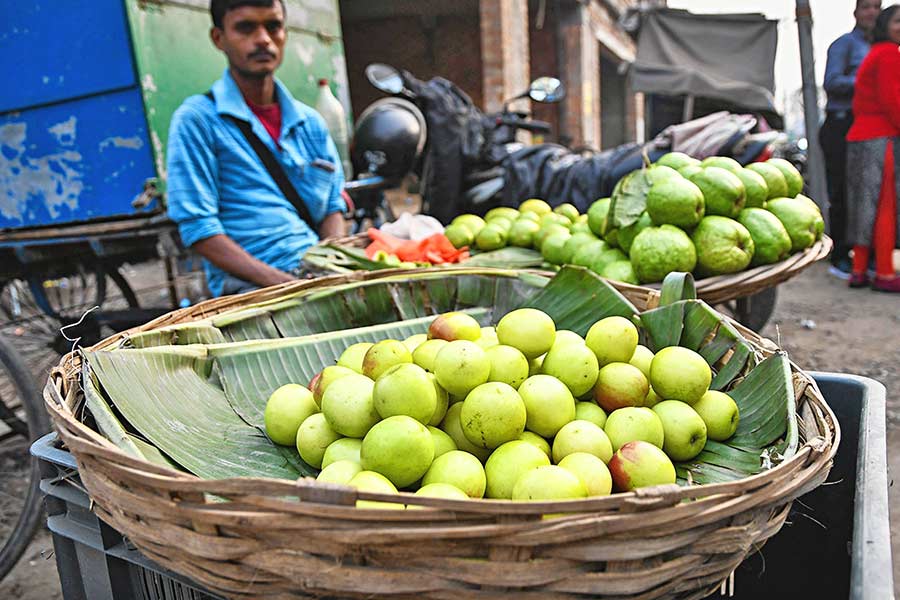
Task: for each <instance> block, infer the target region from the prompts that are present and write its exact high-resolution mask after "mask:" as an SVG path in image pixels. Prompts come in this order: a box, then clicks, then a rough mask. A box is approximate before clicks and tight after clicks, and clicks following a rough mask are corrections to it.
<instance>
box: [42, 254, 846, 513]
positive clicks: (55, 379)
mask: <svg viewBox="0 0 900 600" xmlns="http://www.w3.org/2000/svg"><path fill="white" fill-rule="evenodd" d="M425 271H431V272H435V273H446V272H447V269H445V268H434V269H420V270H417V271H416V275H417V276H421V274H422V273H423V272H425ZM453 271H454V272H456V273H465V272H475V273H485V272H488V273H492V274H505V275H508V276H515V275H518V274H519V273H521V271H520V270H506V269H490V268H481V267H479V268H454V269H453ZM398 273H399V274H404V275H409V274H410V272H409V271H408V270H404V269H390V270H382V271H374V272H364V274H363V275H362V276H360V275H357V274H343V275H337V276H331V277H328V278H321V279H319V280H310V281H308V282H294V283H290V284H282V285H281V286H275V287H274V288H267V289H265V290H259V291H257V292H250V293H248V294H245V295H242V296H238V297H229V298H230V300H229V301H228V302H227V303H226V304H227V305H228V306H229V307H233V306H234V305H235V304H238V305H240V304H244V303H251V302H256V301H258V300H257V299H256V297H257V296H258V295H263V294H264V295H266V296H269V295H271V294H272V293H276V294H283V293H285V292H287V291H289V292H294V291H298V290H300V289H305V288H307V287H313V288H316V287H327V286H328V285H330V284H332V283H335V282H353V281H359V280H363V281H368V280H377V279H382V278H390V277H393V276H394V275H397V274H398ZM536 273H537V274H539V275H541V276H547V277H549V276H551V274H549V273H547V272H544V271H538V272H536ZM648 298H649V299H650V300H651V301H653V300H657V301H658V294H656V295H650V296H648ZM208 302H210V301H208ZM213 302H214V301H213ZM652 306H653V305H650V303H649V302H648V305H647V306H645V307H644V308H643V309H641V308H639V310H641V311H643V310H647V309H649V308H652ZM182 310H185V309H182ZM178 312H180V311H178ZM726 318H727V317H726ZM158 321H160V319H157V320H155V321H151V322H150V323H148V324H146V325H144V326H142V327H140V328H137V329H140V330H152V329H158V328H159V327H157V326H155V325H154V323H156V322H158ZM728 321H729V323H730V324H731V325H733V326H734V327H736V328H737V329H738V331H739V332H740V333H741V334H742V335H743V336H744V337H745V339H746V340H747V341H748V342H749V343H750V344H751V346H753V347H754V349H755V350H756V351H757V352H761V353H763V354H773V353H776V352H782V351H781V350H780V349H779V348H778V346H777V345H775V344H774V342H772V341H771V340H768V339H767V338H763V337H762V336H760V335H759V334H757V333H756V332H753V331H752V330H750V329H747V328H746V327H744V326H742V325H740V323H737V322H736V321H734V320H733V319H730V318H728ZM129 331H132V330H129ZM127 333H128V332H123V333H121V334H116V335H114V336H111V337H109V338H107V339H106V340H103V341H101V342H100V343H98V344H96V345H94V346H92V347H91V348H90V350H102V349H105V348H108V347H109V346H111V345H114V344H116V343H117V342H118V341H119V340H121V339H122V338H123V337H124V335H126V334H127ZM81 360H82V359H81V356H80V355H79V354H78V353H69V354H67V355H66V356H64V357H63V358H62V360H61V361H60V363H59V365H58V366H57V367H55V368H54V369H53V370H52V371H51V373H50V377H49V379H48V381H47V383H46V385H45V387H44V394H43V395H44V401H45V405H46V407H47V409H48V411H49V412H50V414H51V416H52V417H53V420H54V424H56V425H57V429H58V430H59V431H60V437H61V438H63V441H64V442H66V443H67V444H69V443H70V442H74V443H75V445H76V446H79V443H78V442H79V439H78V438H79V437H80V438H82V439H81V440H80V441H81V442H84V443H86V444H89V446H84V447H82V448H80V449H79V450H75V451H74V452H73V454H75V455H76V458H77V457H78V452H79V451H80V450H81V449H83V450H93V451H98V452H102V453H103V454H104V455H105V456H106V457H107V458H108V459H109V460H115V461H117V462H119V463H121V464H122V465H128V468H134V469H138V470H141V469H143V470H144V471H145V472H146V473H152V474H153V476H154V477H160V478H162V480H164V481H166V482H167V483H168V484H174V482H176V481H183V480H185V479H186V478H187V479H190V480H192V481H197V482H206V483H204V484H200V485H201V487H202V486H204V485H205V486H208V487H209V489H218V488H217V487H216V486H220V485H224V483H225V482H232V481H239V482H256V483H257V484H259V483H261V482H266V485H272V484H273V482H278V484H279V486H280V487H282V488H283V489H281V492H282V493H284V492H285V491H288V492H289V491H291V490H293V491H294V492H295V493H299V495H300V496H301V497H302V496H304V495H306V496H309V495H312V496H316V495H317V493H316V492H317V490H318V489H320V488H321V487H322V486H321V484H317V485H316V486H315V488H314V489H311V488H310V489H307V488H308V485H307V484H303V483H302V480H301V483H297V482H289V481H288V480H278V479H269V478H246V477H242V478H232V479H201V478H200V477H197V476H195V475H193V474H190V473H184V472H181V471H178V470H176V469H173V468H169V467H163V466H160V465H156V464H153V463H150V462H149V461H146V460H142V459H139V458H136V457H132V456H130V455H129V454H127V453H126V452H124V451H123V450H121V449H119V448H118V447H117V446H115V445H114V444H113V443H112V442H110V441H109V440H107V439H106V438H104V437H103V436H102V435H101V434H100V433H99V432H97V431H94V430H93V429H91V428H90V427H88V426H86V425H85V424H83V423H82V422H81V421H80V420H79V419H78V418H77V417H76V415H75V414H74V413H73V411H72V410H71V407H70V405H69V400H72V399H73V395H74V394H77V393H78V390H77V389H76V388H77V387H78V386H75V385H67V384H68V383H71V382H74V381H75V380H77V378H78V377H80V376H81V375H80V366H81ZM790 366H791V370H792V374H793V376H794V383H795V390H796V388H797V386H798V385H805V386H806V387H805V390H804V393H805V394H806V397H807V399H811V400H812V402H813V404H814V405H815V406H816V408H817V409H818V410H819V411H820V412H821V413H822V420H823V421H824V422H825V423H826V424H827V425H828V426H829V427H828V428H826V431H825V433H826V434H828V433H830V435H826V436H825V437H824V438H823V437H822V435H817V436H814V437H812V438H811V439H808V440H806V441H805V442H804V443H803V444H802V445H801V446H800V447H798V449H797V452H796V454H794V455H793V456H792V457H790V458H788V459H786V460H784V461H782V462H780V463H779V464H778V465H775V466H774V467H772V468H770V469H768V470H766V471H762V472H761V473H758V474H756V475H752V476H750V477H744V478H741V479H738V480H734V481H731V482H725V483H720V484H709V485H697V486H679V485H677V484H673V487H674V490H670V491H669V492H668V493H662V497H665V498H667V500H666V501H671V500H672V498H674V497H678V498H686V497H697V493H696V492H697V491H698V490H700V494H699V496H707V495H709V494H707V493H705V492H706V491H709V492H710V493H712V494H729V493H736V492H738V491H740V492H741V493H743V491H745V489H746V487H747V486H750V487H752V486H753V485H755V483H756V482H758V481H765V480H766V479H767V478H770V477H776V476H778V475H779V474H780V473H782V472H783V471H785V470H790V469H793V468H795V465H797V464H800V463H801V462H803V461H805V460H807V459H811V458H812V457H815V456H818V455H820V454H822V453H823V452H824V453H825V454H826V462H830V460H831V458H833V456H834V453H835V452H836V451H837V442H839V439H840V429H839V427H838V426H837V418H836V417H835V415H834V413H833V412H832V410H831V408H830V407H829V406H828V404H827V402H825V400H824V397H823V396H822V394H821V392H820V391H819V389H818V386H817V385H816V383H815V381H814V380H813V379H812V377H810V376H809V375H808V374H806V373H805V372H804V371H803V370H801V369H800V368H799V367H798V366H797V365H796V364H794V363H793V362H791V363H790ZM798 378H799V379H800V382H798ZM795 394H796V391H795ZM63 432H65V433H63ZM820 434H821V431H820ZM284 482H288V486H289V487H288V488H285V487H284V486H283V485H282V484H283V483H284ZM226 487H227V486H226ZM251 487H253V486H251ZM340 487H341V489H340V493H339V496H341V498H343V500H342V501H346V498H347V495H348V494H350V495H354V494H355V495H354V497H358V498H359V499H364V500H381V501H385V500H386V499H390V498H391V497H393V498H394V501H396V498H397V497H396V496H385V495H379V494H375V493H371V492H357V491H356V490H353V488H346V487H344V486H340ZM661 487H667V486H661ZM648 489H650V490H654V489H656V488H648ZM351 490H352V491H351ZM686 490H688V491H686ZM195 491H196V490H195ZM210 493H211V492H210ZM657 494H660V492H659V491H654V492H648V491H647V490H644V491H640V490H639V491H636V492H627V493H617V494H614V495H612V496H607V497H604V498H621V499H626V498H627V499H629V500H627V501H625V503H626V504H627V503H628V502H639V501H643V502H645V503H646V502H647V497H648V496H652V497H655V496H656V495H657ZM415 498H416V499H417V500H415V501H414V502H411V503H416V504H419V503H421V504H423V505H433V504H435V503H433V502H432V500H438V501H439V502H437V503H436V505H437V506H441V507H445V508H449V507H450V506H453V507H455V508H460V509H461V508H463V507H462V506H457V505H454V504H453V502H452V501H447V500H446V499H423V497H421V496H417V497H415ZM419 499H423V500H419ZM440 500H443V502H440ZM447 502H450V504H449V505H448V504H446V503H447ZM456 502H457V503H462V504H465V507H466V508H468V507H469V506H471V502H472V500H466V501H462V500H459V501H456ZM498 502H502V501H490V503H491V504H492V505H494V506H500V504H497V503H498ZM596 504H597V502H596V500H592V499H586V500H568V501H565V506H566V509H567V510H572V509H573V508H577V507H589V506H593V505H596ZM513 505H514V506H516V507H521V506H535V505H538V503H530V502H529V503H511V504H510V505H509V506H513ZM557 505H558V504H557V503H551V504H550V506H557ZM503 506H507V505H503ZM541 506H543V504H541ZM585 510H589V509H585ZM519 511H520V509H518V508H516V509H515V512H519ZM524 512H526V513H527V512H539V509H537V508H536V509H534V511H529V510H524ZM544 512H547V511H546V507H545V509H544Z"/></svg>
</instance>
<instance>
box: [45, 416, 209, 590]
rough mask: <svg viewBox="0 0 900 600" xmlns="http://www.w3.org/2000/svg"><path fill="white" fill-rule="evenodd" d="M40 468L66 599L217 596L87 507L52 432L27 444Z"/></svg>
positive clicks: (69, 460) (70, 461)
mask: <svg viewBox="0 0 900 600" xmlns="http://www.w3.org/2000/svg"><path fill="white" fill-rule="evenodd" d="M31 453H32V454H33V455H34V456H36V457H37V458H38V460H39V463H40V468H41V490H42V491H43V492H44V494H45V505H46V508H47V528H48V529H49V530H50V532H51V533H52V534H53V550H54V555H55V557H56V568H57V571H58V572H59V579H60V583H61V587H62V593H63V598H64V599H65V600H221V597H220V596H215V595H213V594H211V593H209V592H206V591H204V590H202V589H201V588H200V587H199V586H197V584H194V583H192V582H191V581H190V580H188V579H186V578H184V577H182V576H180V575H176V574H174V573H172V572H170V571H167V570H166V569H163V568H162V567H160V566H158V565H156V564H155V563H153V562H152V561H150V560H148V559H147V558H145V557H144V556H143V555H141V553H140V552H138V551H137V550H136V549H135V548H134V546H132V545H131V544H130V543H129V542H128V540H127V539H126V538H125V537H123V536H122V534H121V533H119V532H118V531H116V530H115V529H113V528H112V527H110V526H109V525H107V524H106V523H104V522H103V521H101V520H100V519H98V518H97V516H96V515H94V513H93V512H91V509H90V508H91V507H90V498H89V497H88V495H87V493H86V492H85V491H84V488H83V487H82V486H81V481H80V480H79V479H78V466H77V465H76V464H75V459H74V458H73V457H72V455H71V454H69V453H68V452H66V451H65V450H62V449H60V447H59V442H58V441H57V439H56V434H55V433H51V434H48V435H45V436H44V437H42V438H41V439H39V440H37V441H36V442H35V443H34V444H33V445H32V447H31Z"/></svg>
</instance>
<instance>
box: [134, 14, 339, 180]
mask: <svg viewBox="0 0 900 600" xmlns="http://www.w3.org/2000/svg"><path fill="white" fill-rule="evenodd" d="M125 2H126V6H127V10H128V20H129V26H130V28H131V39H132V48H133V52H134V57H135V62H136V64H137V70H138V76H139V79H140V83H141V89H142V93H143V97H144V106H145V109H146V113H147V121H148V124H149V128H150V136H151V139H152V142H153V154H154V159H155V161H156V171H157V174H158V175H159V177H160V179H161V180H162V183H163V186H164V182H165V172H166V170H165V165H166V159H165V150H166V142H167V140H168V131H169V121H170V120H171V119H172V114H173V113H174V112H175V109H177V108H178V107H179V106H180V105H181V103H182V102H183V101H184V99H185V98H187V97H188V96H190V95H192V94H200V93H203V92H205V91H206V90H208V89H209V86H210V85H211V84H212V83H213V82H214V81H215V80H216V79H218V78H219V77H221V76H222V71H223V70H224V69H225V65H226V61H225V57H224V55H223V54H222V53H221V52H219V51H218V50H216V48H215V46H213V44H212V41H211V40H210V39H209V30H210V27H211V26H212V22H211V19H210V16H209V0H125ZM285 4H286V9H287V24H288V41H287V45H286V47H285V52H284V63H283V64H282V66H281V68H280V69H279V70H278V73H277V76H278V78H279V79H280V80H281V81H282V82H284V83H285V85H287V87H288V88H289V89H290V90H291V93H292V94H294V97H295V98H297V99H298V100H300V101H301V102H304V103H306V104H308V105H310V106H315V101H316V96H317V94H318V86H317V82H318V80H319V79H320V78H323V77H324V78H327V79H328V80H329V81H330V82H331V86H332V91H333V92H334V94H335V96H336V97H337V98H338V99H339V100H340V101H341V104H343V105H344V111H345V113H346V114H347V115H348V119H349V115H351V114H352V111H351V110H350V93H349V89H348V87H347V68H346V64H345V62H344V45H343V41H342V39H341V20H340V15H339V13H338V4H337V0H285ZM348 127H349V124H348ZM348 130H349V131H352V129H348Z"/></svg>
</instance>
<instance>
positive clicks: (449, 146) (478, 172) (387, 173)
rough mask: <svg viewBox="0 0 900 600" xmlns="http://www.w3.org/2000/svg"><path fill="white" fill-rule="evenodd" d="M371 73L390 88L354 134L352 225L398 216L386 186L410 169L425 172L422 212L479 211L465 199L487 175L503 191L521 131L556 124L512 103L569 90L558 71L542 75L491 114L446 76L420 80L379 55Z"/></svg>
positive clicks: (550, 98) (448, 215)
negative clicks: (388, 199)
mask: <svg viewBox="0 0 900 600" xmlns="http://www.w3.org/2000/svg"><path fill="white" fill-rule="evenodd" d="M366 77H367V78H368V80H369V82H370V83H371V84H372V85H373V86H374V87H376V88H377V89H379V90H381V91H383V92H385V93H388V94H391V96H389V97H386V98H382V99H380V100H377V101H376V102H374V103H373V104H371V105H370V106H369V107H367V108H366V109H365V110H364V111H363V113H362V114H361V115H360V117H359V119H358V120H357V123H356V127H355V129H354V132H353V137H352V139H351V142H350V156H351V160H352V163H353V167H354V173H355V175H356V177H355V178H354V180H352V181H349V182H347V184H346V185H345V190H346V191H347V192H348V193H349V195H350V196H351V198H352V201H353V205H354V208H353V209H352V211H351V227H352V229H353V231H360V230H362V227H363V226H364V224H365V223H367V222H368V223H376V224H378V223H381V222H383V221H385V220H391V219H392V217H393V216H394V215H393V214H392V213H391V211H390V207H389V206H388V205H387V203H386V202H385V201H384V190H385V189H388V188H392V187H396V186H398V185H399V184H400V183H401V182H402V180H403V179H404V178H405V177H406V176H407V175H409V174H410V173H413V174H415V175H417V176H418V178H419V182H420V190H419V191H420V193H421V196H422V199H423V207H422V212H424V213H427V214H430V215H432V216H435V217H436V218H438V219H439V220H440V221H442V222H444V223H447V222H449V221H450V220H451V219H452V218H453V217H455V216H456V215H457V214H459V213H461V212H470V211H477V210H478V207H477V206H476V205H475V204H474V203H472V202H465V201H463V202H461V199H464V198H465V197H467V194H468V195H471V192H470V190H471V189H472V188H475V187H477V186H479V185H481V184H483V183H485V182H490V184H491V185H490V186H489V187H490V188H491V190H492V191H491V195H493V194H496V193H497V192H499V190H500V188H501V187H502V164H503V163H504V162H505V161H506V160H507V159H508V157H509V156H510V155H512V154H514V153H515V152H518V151H520V150H522V149H523V148H524V147H525V145H524V144H523V143H521V142H519V141H517V140H516V137H517V133H518V132H519V131H520V130H523V131H530V132H533V133H541V134H545V133H549V132H550V130H551V128H550V125H549V124H548V123H545V122H543V121H537V120H533V119H531V118H530V115H529V114H528V113H526V112H523V111H514V110H512V109H511V108H510V107H511V104H512V103H513V102H515V101H516V100H519V99H522V98H531V99H532V100H533V101H535V102H542V103H552V102H559V101H560V100H561V99H562V98H563V97H564V95H565V89H564V87H563V85H562V83H561V82H560V81H559V80H558V79H556V78H554V77H540V78H538V79H535V80H534V81H533V82H532V83H531V85H530V86H529V87H528V89H527V90H525V91H523V92H522V93H521V94H518V95H517V96H515V97H513V98H510V99H508V100H507V101H505V102H504V105H503V109H502V110H501V111H500V112H497V113H492V114H487V115H485V114H483V113H482V112H481V111H480V110H479V109H478V108H477V107H475V105H474V104H473V103H472V100H471V99H470V98H469V96H468V95H467V94H466V93H465V92H463V91H462V90H460V89H459V88H458V87H456V86H455V85H454V84H453V83H452V82H450V81H447V80H446V79H443V78H440V77H436V78H434V79H432V80H430V81H428V82H422V81H420V80H418V79H416V78H415V77H414V76H412V75H411V74H410V73H407V72H406V71H400V70H398V69H395V68H394V67H391V66H388V65H384V64H378V63H375V64H371V65H369V66H368V67H367V68H366ZM481 189H484V188H481ZM484 210H487V209H484ZM484 210H482V211H481V212H484Z"/></svg>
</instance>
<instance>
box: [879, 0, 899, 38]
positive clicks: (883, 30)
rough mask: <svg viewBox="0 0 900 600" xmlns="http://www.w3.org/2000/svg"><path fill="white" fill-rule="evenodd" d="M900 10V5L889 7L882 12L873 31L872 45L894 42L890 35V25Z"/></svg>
mask: <svg viewBox="0 0 900 600" xmlns="http://www.w3.org/2000/svg"><path fill="white" fill-rule="evenodd" d="M898 10H900V4H894V5H893V6H888V7H887V8H886V9H884V10H883V11H881V13H880V14H879V15H878V18H877V19H875V28H874V29H872V43H873V44H875V43H878V42H890V41H892V40H891V38H890V36H889V35H888V23H890V22H891V19H893V18H894V13H895V12H897V11H898Z"/></svg>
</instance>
